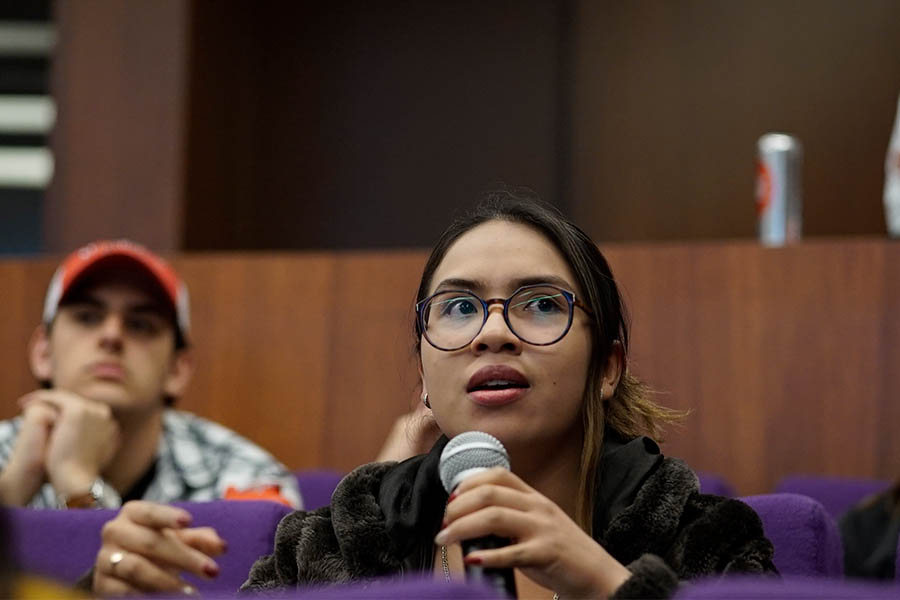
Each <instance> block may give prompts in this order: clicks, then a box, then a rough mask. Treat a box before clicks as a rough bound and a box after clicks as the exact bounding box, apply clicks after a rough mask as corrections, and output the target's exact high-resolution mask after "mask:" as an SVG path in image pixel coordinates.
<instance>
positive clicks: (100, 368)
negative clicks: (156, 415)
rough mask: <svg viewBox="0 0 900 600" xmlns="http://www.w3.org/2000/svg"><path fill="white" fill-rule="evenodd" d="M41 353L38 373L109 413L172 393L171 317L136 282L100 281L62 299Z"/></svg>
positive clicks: (146, 405)
mask: <svg viewBox="0 0 900 600" xmlns="http://www.w3.org/2000/svg"><path fill="white" fill-rule="evenodd" d="M44 354H45V357H44V360H45V365H44V369H45V370H44V371H43V373H38V372H37V371H39V370H40V368H39V367H34V368H35V371H36V375H38V377H39V378H41V375H42V374H46V375H48V376H49V379H50V380H51V382H52V384H53V387H55V388H60V389H65V390H67V391H70V392H74V393H76V394H78V395H80V396H82V397H84V398H86V399H89V400H95V401H97V402H103V403H105V404H108V405H109V406H110V407H111V408H112V409H113V411H114V412H119V413H131V412H135V411H146V410H155V409H158V408H160V407H162V405H163V403H162V398H163V396H164V395H166V394H175V393H176V392H175V390H173V389H172V385H173V377H176V378H177V374H176V371H177V369H176V356H175V354H176V351H175V331H174V327H173V323H172V318H171V316H170V315H169V313H168V312H167V309H166V305H165V302H164V301H163V300H161V299H160V298H158V295H155V294H152V293H151V292H150V291H148V290H146V289H144V288H142V287H141V286H139V285H137V284H132V283H121V282H115V283H113V282H99V283H96V284H92V285H87V286H84V287H83V288H82V289H81V290H79V291H77V293H75V294H73V295H72V297H70V298H67V299H66V301H65V303H64V304H62V305H61V306H60V307H59V311H58V313H57V316H56V319H55V320H54V322H53V325H52V327H51V329H50V331H49V333H48V338H47V340H46V350H45V353H44ZM33 366H34V363H33ZM44 378H46V377H44Z"/></svg>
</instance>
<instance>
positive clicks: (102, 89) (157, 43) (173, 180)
mask: <svg viewBox="0 0 900 600" xmlns="http://www.w3.org/2000/svg"><path fill="white" fill-rule="evenodd" d="M53 5H54V13H55V20H56V23H57V27H58V31H59V44H58V46H57V48H56V53H55V56H54V61H53V63H54V64H53V70H52V81H51V87H52V92H53V96H54V100H55V101H56V103H57V106H58V107H59V112H58V117H57V121H56V126H55V129H54V131H53V134H52V137H51V146H52V150H53V153H54V155H55V158H56V167H55V175H54V178H53V181H52V183H51V186H50V188H49V190H48V194H47V201H46V203H45V210H44V236H43V237H44V249H45V250H51V251H68V250H69V249H71V248H75V247H78V246H80V245H82V244H85V243H87V242H90V241H92V240H95V239H103V238H110V237H129V238H131V239H134V240H137V241H140V242H142V243H144V244H147V245H148V246H150V247H151V248H157V249H159V250H166V251H174V250H177V249H179V248H181V229H182V227H181V221H182V212H183V207H182V204H183V188H184V168H185V167H184V160H185V156H186V153H185V150H184V145H185V139H186V135H185V129H186V123H185V120H186V115H187V110H186V108H187V68H188V48H189V45H188V36H189V32H188V28H189V10H188V9H189V4H188V0H167V1H166V2H157V1H156V0H130V1H129V2H115V1H110V0H77V1H75V0H58V1H56V2H54V3H53Z"/></svg>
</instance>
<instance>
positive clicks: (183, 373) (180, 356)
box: [163, 348, 194, 398]
mask: <svg viewBox="0 0 900 600" xmlns="http://www.w3.org/2000/svg"><path fill="white" fill-rule="evenodd" d="M193 374H194V353H193V352H191V350H190V348H182V349H181V350H176V351H175V355H174V356H173V357H172V364H171V365H169V372H168V374H167V375H166V381H165V383H164V384H163V392H164V393H165V395H167V396H171V397H173V398H179V397H181V396H182V394H184V390H186V389H187V386H188V383H190V381H191V376H192V375H193Z"/></svg>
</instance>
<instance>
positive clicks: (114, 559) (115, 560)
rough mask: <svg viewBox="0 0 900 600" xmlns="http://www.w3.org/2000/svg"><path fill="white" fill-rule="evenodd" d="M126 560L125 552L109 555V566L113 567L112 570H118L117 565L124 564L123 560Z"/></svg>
mask: <svg viewBox="0 0 900 600" xmlns="http://www.w3.org/2000/svg"><path fill="white" fill-rule="evenodd" d="M123 558H125V553H124V552H113V553H112V554H110V555H109V564H110V565H112V570H113V571H115V570H116V565H117V564H119V563H120V562H122V559H123Z"/></svg>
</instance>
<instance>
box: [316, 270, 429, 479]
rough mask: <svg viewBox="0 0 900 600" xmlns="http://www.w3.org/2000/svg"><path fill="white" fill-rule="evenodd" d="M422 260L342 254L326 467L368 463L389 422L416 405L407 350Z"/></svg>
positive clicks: (332, 341)
mask: <svg viewBox="0 0 900 600" xmlns="http://www.w3.org/2000/svg"><path fill="white" fill-rule="evenodd" d="M424 263H425V257H424V256H423V255H422V254H420V253H408V252H407V253H395V254H383V253H378V254H365V253H350V254H340V255H339V258H338V259H337V265H336V271H335V284H334V287H333V288H332V290H333V291H332V301H333V302H334V306H333V307H332V310H333V311H334V318H333V320H332V326H331V332H330V339H329V342H330V348H329V350H330V352H329V356H328V359H329V372H328V393H327V398H328V399H327V411H326V414H327V419H326V423H327V425H328V435H326V438H325V440H324V457H325V462H326V463H327V464H329V465H332V466H334V467H336V468H340V469H342V470H347V469H350V468H352V467H354V466H356V465H358V464H361V463H364V462H368V461H370V460H372V458H373V457H374V455H375V453H376V452H377V450H378V448H379V447H380V446H381V444H382V442H383V441H384V436H385V434H386V432H387V431H389V430H390V428H391V425H392V424H393V422H394V420H395V419H396V418H397V417H398V416H400V415H402V414H403V413H404V412H407V411H409V410H411V408H412V407H413V405H414V403H415V402H417V400H418V393H419V387H418V385H419V384H418V375H417V370H416V367H415V360H414V354H413V347H412V339H413V338H412V319H413V313H414V310H413V299H414V298H415V294H416V290H417V289H418V285H419V275H420V274H421V271H422V266H423V265H424Z"/></svg>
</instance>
